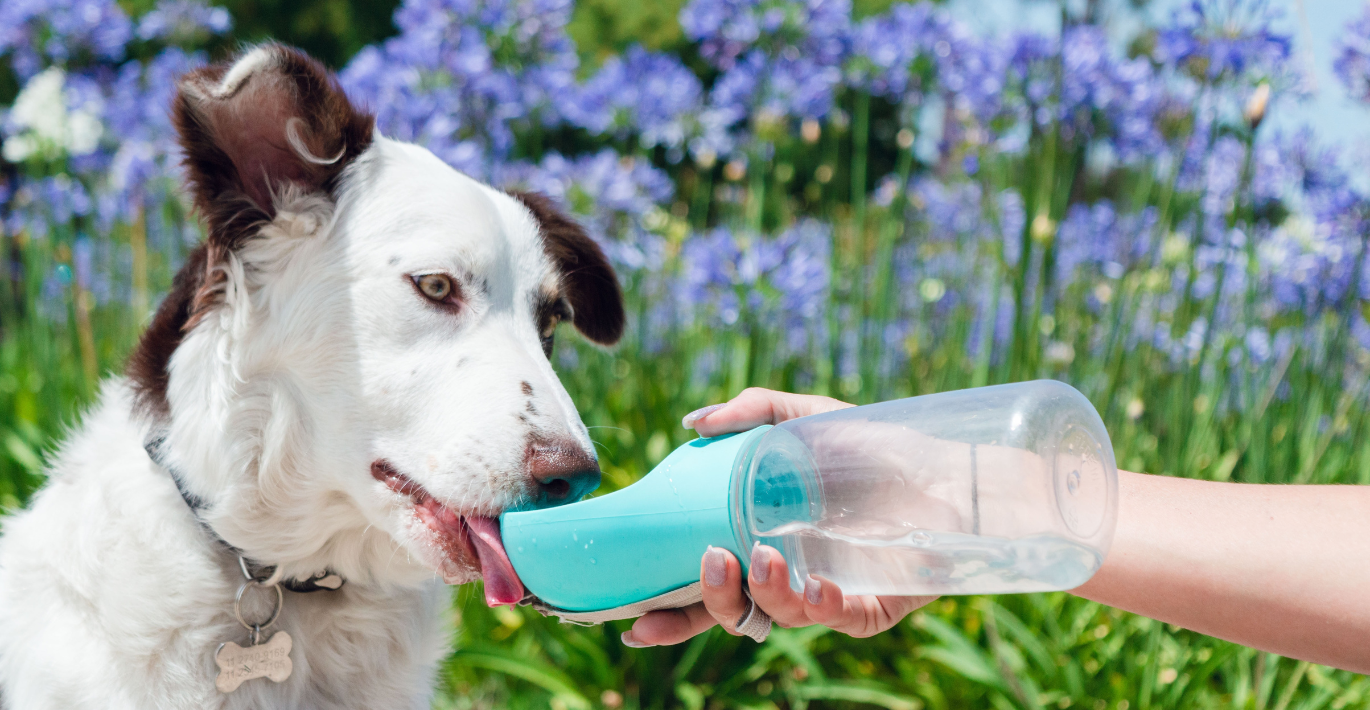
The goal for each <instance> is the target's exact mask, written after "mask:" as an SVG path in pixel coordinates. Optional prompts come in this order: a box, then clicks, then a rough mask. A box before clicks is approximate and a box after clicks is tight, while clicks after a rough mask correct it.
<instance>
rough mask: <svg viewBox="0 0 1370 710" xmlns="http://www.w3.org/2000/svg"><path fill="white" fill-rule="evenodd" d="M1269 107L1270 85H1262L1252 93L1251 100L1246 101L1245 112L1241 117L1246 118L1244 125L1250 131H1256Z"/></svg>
mask: <svg viewBox="0 0 1370 710" xmlns="http://www.w3.org/2000/svg"><path fill="white" fill-rule="evenodd" d="M1269 105H1270V84H1269V83H1262V84H1261V85H1260V86H1257V87H1256V90H1255V91H1254V92H1252V94H1251V98H1250V99H1247V101H1246V110H1245V111H1244V112H1243V113H1242V115H1243V116H1244V117H1245V118H1246V125H1248V126H1250V127H1251V130H1253V131H1254V130H1256V128H1257V127H1258V126H1260V125H1261V121H1262V120H1264V119H1265V109H1266V107H1267V106H1269Z"/></svg>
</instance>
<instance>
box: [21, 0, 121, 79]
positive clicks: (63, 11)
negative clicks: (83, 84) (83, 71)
mask: <svg viewBox="0 0 1370 710" xmlns="http://www.w3.org/2000/svg"><path fill="white" fill-rule="evenodd" d="M132 36H133V23H132V22H131V21H130V20H129V18H128V15H126V14H125V13H124V11H123V10H122V9H121V8H120V7H119V5H118V4H117V3H115V2H113V1H112V0H8V1H7V2H4V3H0V55H8V56H9V62H10V66H11V67H12V68H13V69H14V72H15V74H16V75H18V77H19V78H20V79H21V80H27V79H28V78H29V77H32V76H33V75H34V74H37V73H38V72H40V71H42V70H43V69H44V68H45V67H48V66H53V65H56V66H59V67H60V66H65V65H66V64H67V62H68V61H69V60H71V59H73V58H76V57H80V56H82V55H84V54H89V55H91V56H93V57H95V58H96V59H97V60H99V61H109V62H114V61H118V60H120V59H123V57H124V47H125V46H126V45H127V44H128V42H129V40H130V39H131V38H132Z"/></svg>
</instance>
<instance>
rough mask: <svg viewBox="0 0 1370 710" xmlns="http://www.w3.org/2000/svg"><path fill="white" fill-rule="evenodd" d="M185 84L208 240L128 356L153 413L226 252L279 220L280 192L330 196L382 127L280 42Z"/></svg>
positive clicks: (187, 145)
mask: <svg viewBox="0 0 1370 710" xmlns="http://www.w3.org/2000/svg"><path fill="white" fill-rule="evenodd" d="M178 89H179V90H178V92H177V95H176V99H175V103H174V104H173V106H172V119H173V121H174V123H175V125H176V131H177V133H178V134H179V139H180V143H181V148H182V151H183V153H184V165H185V168H186V176H187V178H188V179H189V183H190V190H191V192H192V194H193V196H194V198H195V207H196V209H197V210H198V211H199V212H200V214H201V216H202V217H203V218H204V220H205V222H206V225H205V226H206V227H207V228H208V232H209V239H208V241H207V243H205V244H202V245H200V246H199V247H198V248H196V249H195V250H194V251H192V252H191V253H190V256H189V258H188V259H187V260H186V263H185V265H184V266H182V267H181V270H180V272H179V273H177V274H176V279H175V281H174V283H173V284H172V287H171V292H170V293H168V294H167V295H166V298H165V299H163V301H162V304H161V305H160V306H159V307H158V308H157V314H156V315H155V316H154V317H153V319H152V323H151V324H150V325H149V326H148V329H147V330H146V331H145V332H144V333H143V336H142V339H141V340H139V342H138V348H137V349H136V350H135V351H134V352H133V354H132V356H130V358H129V362H128V369H127V372H128V376H129V380H130V383H131V385H132V388H133V393H134V398H135V402H136V405H137V408H138V410H139V411H140V412H142V413H143V414H145V415H148V416H150V417H153V418H159V417H162V416H165V415H166V414H167V410H168V404H167V398H166V392H167V383H168V369H167V368H168V366H169V364H170V362H171V355H172V353H173V352H175V350H176V348H177V346H179V345H180V343H181V339H182V338H183V337H184V335H185V333H186V332H187V331H188V330H190V328H192V327H193V326H194V325H195V323H196V322H198V321H199V319H200V318H201V317H203V316H204V315H205V313H206V312H207V311H208V310H209V309H210V308H211V307H212V306H213V303H214V300H215V297H216V294H217V293H218V287H219V286H221V284H222V281H223V279H224V278H225V277H224V271H223V270H222V269H221V268H219V267H220V266H221V265H222V263H223V261H224V259H225V256H226V254H227V253H228V252H231V251H236V250H237V249H238V248H239V247H240V246H242V245H243V243H244V242H245V241H247V240H248V239H250V238H251V237H252V236H253V235H255V234H257V233H258V231H259V230H260V228H261V226H262V225H263V224H264V223H266V222H269V221H271V220H272V219H273V218H274V217H275V216H276V207H275V204H274V198H275V197H276V196H277V195H280V194H282V193H283V192H285V191H290V190H293V191H297V192H300V193H305V194H310V193H328V194H330V196H331V192H332V191H333V189H334V188H335V187H336V185H337V181H338V176H339V175H340V174H342V171H343V169H344V168H346V167H347V165H348V164H349V163H351V162H352V160H353V159H355V158H356V157H357V156H358V155H361V154H362V153H363V152H364V151H365V150H366V149H367V148H368V147H369V146H370V145H371V140H372V136H373V129H374V126H375V120H374V118H373V117H372V116H371V115H370V114H368V113H366V112H364V111H360V110H358V109H357V108H356V107H355V106H353V105H352V103H351V102H350V101H348V99H347V96H346V95H345V94H344V93H343V91H342V89H341V88H340V87H339V86H338V83H337V81H336V80H335V79H334V77H333V76H332V75H331V74H329V72H328V70H327V69H325V68H324V67H323V65H322V64H319V63H318V62H317V61H315V60H313V59H311V58H309V56H307V55H305V54H304V53H302V52H300V51H298V50H295V49H291V48H288V47H284V46H281V45H278V44H265V45H261V46H258V47H255V48H253V49H250V50H248V51H246V52H244V53H243V54H241V55H239V56H238V57H237V58H236V59H234V60H232V61H228V62H223V63H219V64H214V65H211V66H208V67H205V68H203V69H198V70H196V71H193V72H190V73H189V74H186V75H185V76H184V77H182V79H181V81H180V84H179V86H178Z"/></svg>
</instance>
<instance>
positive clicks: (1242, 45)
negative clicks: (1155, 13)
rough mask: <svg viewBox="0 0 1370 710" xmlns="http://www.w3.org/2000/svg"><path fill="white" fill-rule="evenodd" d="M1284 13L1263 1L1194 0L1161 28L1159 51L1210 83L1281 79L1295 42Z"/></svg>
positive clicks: (1165, 58) (1165, 59) (1171, 63)
mask: <svg viewBox="0 0 1370 710" xmlns="http://www.w3.org/2000/svg"><path fill="white" fill-rule="evenodd" d="M1278 17H1279V15H1278V13H1276V12H1275V11H1274V10H1272V9H1271V8H1270V6H1269V5H1267V4H1266V3H1265V2H1263V0H1190V2H1189V3H1187V4H1186V5H1185V6H1183V7H1182V8H1180V9H1178V10H1176V11H1175V12H1174V15H1173V17H1172V20H1171V24H1170V25H1169V26H1168V27H1166V28H1164V29H1162V30H1161V31H1160V32H1159V33H1158V35H1157V38H1156V55H1157V58H1158V59H1160V60H1161V61H1162V62H1164V63H1166V64H1167V65H1169V66H1171V67H1175V68H1179V69H1182V70H1184V71H1186V72H1187V73H1189V74H1190V75H1192V76H1194V77H1196V78H1198V79H1200V80H1202V81H1206V82H1209V83H1214V82H1220V81H1239V80H1248V81H1251V80H1260V79H1271V78H1277V77H1280V76H1282V75H1283V74H1284V73H1285V72H1288V71H1290V70H1291V69H1292V68H1291V67H1290V66H1289V65H1288V63H1287V61H1288V59H1289V56H1290V52H1291V49H1292V45H1293V43H1292V41H1291V39H1290V37H1289V36H1288V35H1285V34H1282V33H1280V32H1278V31H1277V30H1275V29H1274V28H1273V26H1272V25H1273V23H1274V21H1275V20H1276V19H1278Z"/></svg>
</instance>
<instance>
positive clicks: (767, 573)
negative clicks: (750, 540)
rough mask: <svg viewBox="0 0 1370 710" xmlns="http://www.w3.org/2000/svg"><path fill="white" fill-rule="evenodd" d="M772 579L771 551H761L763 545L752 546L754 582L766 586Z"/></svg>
mask: <svg viewBox="0 0 1370 710" xmlns="http://www.w3.org/2000/svg"><path fill="white" fill-rule="evenodd" d="M770 578H771V553H770V550H763V549H761V543H759V542H758V543H756V544H755V545H752V581H753V582H756V583H757V584H765V583H766V580H768V579H770Z"/></svg>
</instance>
